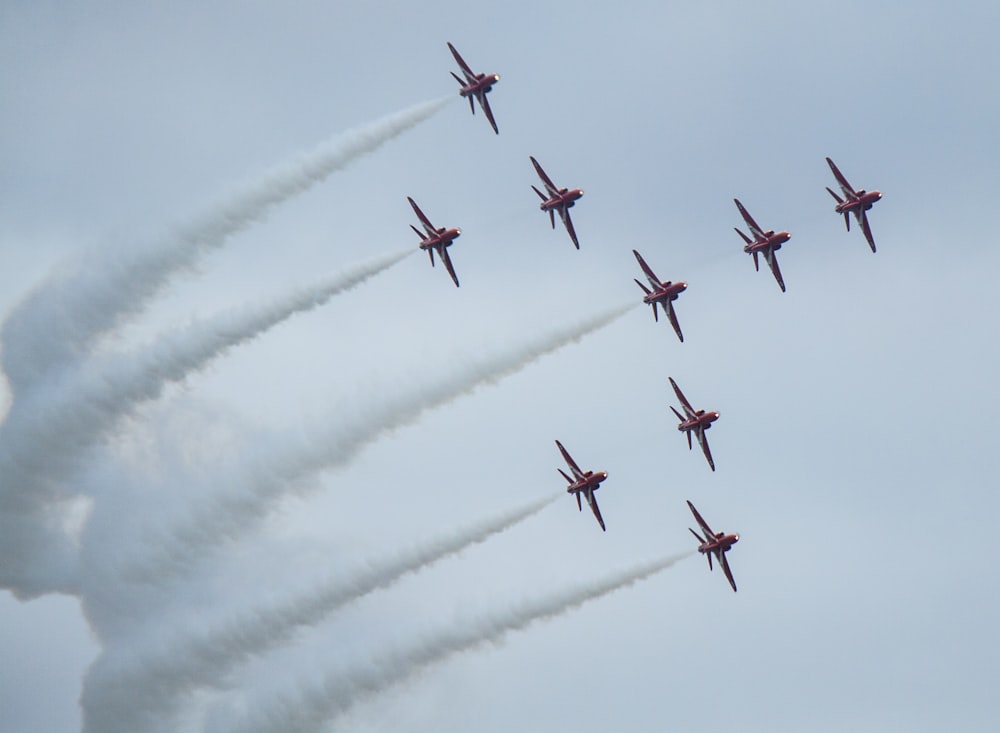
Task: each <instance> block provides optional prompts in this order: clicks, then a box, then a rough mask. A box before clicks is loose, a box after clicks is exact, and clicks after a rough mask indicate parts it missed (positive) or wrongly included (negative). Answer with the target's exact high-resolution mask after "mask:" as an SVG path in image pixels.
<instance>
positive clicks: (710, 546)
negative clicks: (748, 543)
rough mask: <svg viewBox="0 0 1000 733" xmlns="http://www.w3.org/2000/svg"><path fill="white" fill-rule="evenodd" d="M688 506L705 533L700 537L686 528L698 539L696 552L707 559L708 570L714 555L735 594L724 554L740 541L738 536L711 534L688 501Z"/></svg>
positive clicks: (710, 529) (731, 572)
mask: <svg viewBox="0 0 1000 733" xmlns="http://www.w3.org/2000/svg"><path fill="white" fill-rule="evenodd" d="M688 506H689V507H691V513H692V514H694V518H695V521H697V522H698V526H699V527H701V531H702V532H704V533H705V536H704V537H702V536H701V535H700V534H698V533H697V532H695V531H694V530H693V529H691V528H690V527H688V531H689V532H690V533H691V534H693V535H694V536H695V537H697V538H698V542H699V544H698V552H700V553H701V554H702V555H704V556H705V557H707V558H708V569H709V570H711V569H712V555H715V559H716V560H718V561H719V565H721V566H722V572H724V573H725V574H726V579H727V580H729V585H731V586H733V592H734V593H735V592H736V581H735V580H733V571H732V570H730V569H729V561H728V560H727V559H726V553H727V552H729V551H730V550H731V549H732V547H733V545H735V544H736V543H737V542H739V541H740V536H739V535H738V534H723V533H722V532H713V531H712V528H711V527H709V526H708V523H707V522H706V521H705V520H704V519H702V518H701V515H700V514H699V513H698V510H697V509H695V508H694V504H692V503H691V502H690V501H689V502H688Z"/></svg>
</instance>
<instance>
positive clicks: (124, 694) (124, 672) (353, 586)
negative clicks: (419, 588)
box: [82, 493, 563, 733]
mask: <svg viewBox="0 0 1000 733" xmlns="http://www.w3.org/2000/svg"><path fill="white" fill-rule="evenodd" d="M562 495H563V494H562V493H560V494H556V495H555V496H549V497H546V498H544V499H540V500H537V501H534V502H532V503H530V504H527V505H525V506H522V507H518V508H516V509H514V510H511V511H508V512H505V513H503V514H501V515H499V516H497V517H493V518H491V519H488V520H485V521H482V522H479V523H476V524H472V525H469V526H468V527H466V528H464V529H463V530H462V531H460V532H457V533H455V534H454V535H451V536H448V537H442V538H440V539H438V540H434V541H430V542H426V543H424V544H422V545H418V546H417V547H414V548H412V549H409V550H407V551H403V552H399V553H397V554H396V556H395V557H393V558H390V559H387V560H384V561H382V562H375V563H369V564H367V566H366V567H365V569H363V570H360V571H357V572H355V573H354V574H353V575H351V576H349V577H347V578H338V579H330V580H329V581H327V582H325V583H321V584H319V585H317V586H316V587H315V588H313V589H312V590H311V591H309V592H308V593H306V594H304V595H302V596H299V597H293V598H290V599H289V600H287V601H284V602H282V603H279V604H273V605H271V606H269V607H264V608H256V609H252V610H249V611H246V612H244V613H242V614H240V615H239V616H238V617H237V618H235V619H231V620H229V621H228V622H227V623H226V624H224V625H222V626H221V627H219V628H215V629H211V630H208V631H193V632H192V631H190V630H189V631H182V632H180V633H178V634H177V635H176V637H177V638H175V639H173V640H172V641H167V642H164V641H158V642H157V644H156V651H147V652H143V651H141V650H138V649H135V648H131V649H129V650H128V653H127V655H126V656H125V657H124V659H122V658H116V657H115V655H114V652H113V651H109V653H108V654H106V655H105V656H104V657H102V658H101V659H99V660H98V661H97V662H96V663H95V664H94V666H93V667H92V668H91V670H90V672H89V673H88V675H87V678H86V680H85V684H84V691H83V696H82V705H83V710H84V721H85V726H84V731H85V732H87V731H93V733H98V732H100V733H113V732H114V731H123V733H125V732H129V733H130V732H131V731H136V730H142V731H153V730H158V729H163V730H174V726H175V715H176V713H177V707H178V706H179V705H180V704H182V703H183V702H185V700H184V695H185V693H189V692H192V691H195V690H197V689H199V688H212V687H217V686H219V684H220V681H221V680H224V679H226V675H227V674H228V673H230V672H231V671H232V670H233V669H234V668H235V667H237V666H238V665H239V664H241V663H243V662H246V661H247V660H248V659H249V658H250V657H251V656H252V655H256V654H262V653H264V652H266V651H268V650H270V649H273V648H275V647H277V646H279V645H281V644H284V643H286V642H288V641H289V640H291V639H292V638H293V635H294V633H295V631H297V630H298V629H300V628H302V627H305V626H311V625H314V624H317V623H319V622H320V621H322V620H323V619H325V618H326V617H327V616H328V615H329V614H331V613H333V612H334V611H336V610H337V609H338V608H340V607H341V606H343V605H344V604H345V603H348V602H349V601H352V600H355V599H357V598H360V597H362V596H364V595H366V594H368V593H371V592H372V591H374V590H376V589H378V588H384V587H387V586H389V585H391V584H392V583H395V582H396V581H398V580H399V579H400V578H402V577H403V576H405V575H407V574H409V573H414V572H417V571H418V570H420V569H422V568H425V567H427V566H429V565H431V564H433V563H435V562H438V561H439V560H442V559H443V558H446V557H449V556H451V555H455V554H457V553H459V552H461V551H462V550H464V549H466V548H468V547H470V546H472V545H475V544H478V543H481V542H485V541H486V540H488V539H489V538H490V537H492V536H494V535H496V534H499V533H500V532H503V531H505V530H507V529H510V528H511V527H513V526H514V525H516V524H518V523H520V522H523V521H524V520H525V519H528V518H529V517H531V516H533V515H535V514H537V513H538V512H540V511H541V510H542V509H544V508H545V507H547V506H548V505H549V504H551V503H552V502H554V501H555V500H556V499H558V498H560V497H561V496H562Z"/></svg>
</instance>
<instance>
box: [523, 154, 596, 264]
mask: <svg viewBox="0 0 1000 733" xmlns="http://www.w3.org/2000/svg"><path fill="white" fill-rule="evenodd" d="M528 157H529V158H531V164H532V165H533V166H535V172H536V173H538V177H539V178H541V179H542V183H543V184H544V185H545V193H542V192H541V191H539V190H538V189H537V188H535V187H534V186H532V187H531V188H532V190H533V191H534V192H535V193H537V194H538V198H540V199H541V200H542V203H541V204H539V206H538V208H540V209H541V210H542V211H547V212H549V221H550V222H552V228H553V229H555V228H556V212H559V218H560V219H562V223H563V224H565V225H566V231H567V232H569V238H570V239H572V240H573V246H574V247H576V248H577V249H580V243H579V242H578V241H577V239H576V231H575V230H574V229H573V220H572V219H570V218H569V210H570V209H571V208H572V207H573V204H575V203H576V201H577V199H579V198H580V197H581V196H583V191H581V190H580V189H579V188H572V189H570V188H557V187H556V184H554V183H553V182H552V179H551V178H549V177H548V176H547V175H545V171H543V170H542V166H540V165H538V161H537V160H535V159H534V157H532V156H530V155H529V156H528ZM546 194H548V195H546Z"/></svg>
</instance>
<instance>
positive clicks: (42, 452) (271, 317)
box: [0, 249, 417, 593]
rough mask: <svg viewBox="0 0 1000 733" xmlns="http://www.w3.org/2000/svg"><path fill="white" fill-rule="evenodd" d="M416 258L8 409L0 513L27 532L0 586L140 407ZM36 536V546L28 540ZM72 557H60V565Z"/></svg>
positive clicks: (88, 371) (2, 433)
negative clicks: (87, 464) (93, 451)
mask: <svg viewBox="0 0 1000 733" xmlns="http://www.w3.org/2000/svg"><path fill="white" fill-rule="evenodd" d="M416 251H417V250H416V249H407V250H405V251H402V252H397V253H394V254H390V255H385V256H382V257H379V258H377V259H373V260H371V261H369V262H366V263H363V264H361V265H358V266H355V267H353V268H351V269H349V270H347V271H345V272H342V273H339V274H337V275H334V276H331V277H328V278H326V279H324V280H322V281H320V282H318V283H316V284H314V285H312V286H311V287H308V288H304V289H302V290H300V291H298V292H294V293H291V294H290V295H288V296H286V297H284V298H281V299H279V300H276V301H275V302H273V303H271V304H269V305H266V306H256V307H254V308H250V309H243V310H237V311H232V312H229V313H224V314H222V315H220V316H217V317H215V318H213V319H209V320H206V321H203V322H196V323H194V324H192V325H191V326H189V327H187V328H185V329H182V330H180V331H178V332H176V333H174V334H169V335H167V336H165V337H163V338H161V339H160V340H158V341H156V342H154V343H153V344H151V345H149V346H147V347H145V348H143V349H142V350H140V351H138V352H137V353H135V354H133V355H131V356H129V357H127V358H122V357H121V356H115V357H112V358H111V359H110V363H106V364H102V365H98V366H91V368H87V367H86V365H85V366H84V367H83V368H82V369H81V370H79V371H78V372H77V374H76V375H73V376H72V377H70V376H69V375H66V376H65V377H64V378H63V379H61V380H60V381H59V383H58V384H59V387H58V388H53V389H52V391H51V392H50V393H47V394H45V395H32V396H29V398H28V399H27V400H23V401H20V402H17V403H15V404H14V405H12V408H11V411H10V412H9V413H8V415H7V419H6V420H5V421H4V422H3V424H0V476H2V478H0V481H2V490H0V509H3V510H4V513H5V516H6V517H12V518H13V520H16V521H19V522H23V523H25V526H24V527H22V528H21V529H20V530H16V531H11V532H5V533H3V534H0V554H3V556H4V557H6V558H7V560H8V561H9V562H5V563H4V564H3V568H4V570H3V571H0V587H6V588H18V587H19V584H20V585H23V584H24V583H25V580H26V578H25V573H26V572H27V571H28V566H29V565H30V558H31V556H33V555H36V554H37V553H38V551H39V548H38V547H36V546H37V545H39V544H41V543H42V541H43V540H44V542H46V543H48V542H51V541H52V540H53V533H52V532H41V531H39V530H40V525H41V524H42V522H41V518H40V517H39V516H38V515H39V513H40V512H41V510H42V509H43V508H44V505H45V504H46V503H48V502H52V501H53V500H56V499H59V498H65V497H66V496H67V495H68V494H70V493H71V492H70V491H69V490H68V489H67V487H66V486H65V485H64V484H65V481H66V480H67V478H68V477H69V476H71V475H73V473H74V471H76V470H78V468H79V464H80V461H81V460H82V459H83V457H84V456H85V455H86V453H87V449H88V448H90V447H92V446H93V445H95V444H96V443H98V442H99V441H100V440H101V439H102V438H104V437H106V436H107V435H108V434H109V433H110V432H111V431H112V430H113V429H114V428H115V426H116V425H117V423H118V422H119V421H120V419H121V418H122V417H123V416H125V415H127V414H129V413H130V412H131V411H132V410H133V409H134V408H135V407H136V405H138V404H139V403H141V402H143V401H147V400H152V399H155V398H156V397H158V396H159V395H160V394H161V392H162V390H163V388H164V387H165V386H166V385H167V384H169V383H171V382H177V381H180V380H182V379H184V378H185V377H187V376H189V375H191V374H193V373H195V372H197V371H198V370H200V369H203V368H204V367H205V366H206V365H207V364H208V363H209V362H211V361H212V360H213V359H216V358H218V357H219V356H221V355H222V354H224V353H225V352H226V351H227V350H229V349H231V348H232V347H234V346H236V345H238V344H240V343H244V342H246V341H248V340H250V339H253V338H255V337H257V336H258V335H260V334H261V333H263V332H264V331H266V330H267V329H270V328H273V327H274V326H276V325H278V324H279V323H281V322H283V321H285V320H287V319H288V318H290V317H291V316H293V315H295V314H296V313H301V312H304V311H308V310H311V309H313V308H316V307H319V306H321V305H323V304H324V303H326V302H327V301H329V300H330V299H331V298H333V297H334V296H335V295H337V294H339V293H342V292H344V291H345V290H348V289H350V288H353V287H355V286H357V285H359V284H360V283H362V282H364V281H365V280H367V279H369V278H371V277H373V276H374V275H376V274H378V273H380V272H382V271H384V270H386V269H388V268H389V267H391V266H393V265H394V264H396V263H397V262H399V261H400V260H402V259H403V258H405V257H408V256H409V255H411V254H412V253H413V252H416ZM13 520H12V521H13ZM29 530H30V531H29ZM32 533H34V534H35V535H36V536H37V538H38V539H37V541H34V542H32V541H31V535H32ZM69 557H70V556H69V554H68V553H63V555H62V558H61V559H62V560H63V561H65V560H67V559H68V558H69ZM63 574H65V573H63ZM31 592H32V593H35V592H37V589H36V588H33V589H32V591H31Z"/></svg>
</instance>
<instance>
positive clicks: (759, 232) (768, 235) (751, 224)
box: [733, 199, 792, 292]
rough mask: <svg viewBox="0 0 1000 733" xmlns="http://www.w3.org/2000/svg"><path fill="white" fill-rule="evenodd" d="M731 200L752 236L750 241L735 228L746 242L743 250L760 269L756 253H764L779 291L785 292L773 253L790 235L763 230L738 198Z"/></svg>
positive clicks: (754, 265)
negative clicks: (751, 256)
mask: <svg viewBox="0 0 1000 733" xmlns="http://www.w3.org/2000/svg"><path fill="white" fill-rule="evenodd" d="M733 201H735V202H736V208H737V209H739V210H740V214H742V215H743V221H745V222H746V223H747V227H748V228H749V229H750V233H751V234H753V237H754V238H753V240H752V241H751V239H750V237H748V236H747V235H746V234H744V233H743V232H741V231H740V230H739V229H736V233H737V234H739V235H740V237H742V238H743V241H744V242H746V246H744V247H743V251H744V252H749V253H750V254H751V255H753V267H754V269H755V270H760V267H759V263H758V262H757V254H758V253H760V254H762V255H764V261H765V262H767V264H768V266H769V267H770V268H771V272H773V273H774V279H775V280H777V281H778V286H779V287H780V288H781V292H785V281H784V280H782V279H781V270H779V269H778V258H777V257H775V256H774V253H775V252H777V251H778V250H779V249H781V245H783V244H784V243H785V242H787V241H788V240H789V239H791V238H792V235H791V234H789V233H788V232H775V231H774V230H773V229H768V230H767V231H766V232H765V231H764V230H763V229H761V228H760V227H759V226H757V222H755V221H754V220H753V217H752V216H750V212H749V211H747V210H746V209H744V208H743V204H741V203H740V200H739V199H733ZM734 228H735V227H734Z"/></svg>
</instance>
